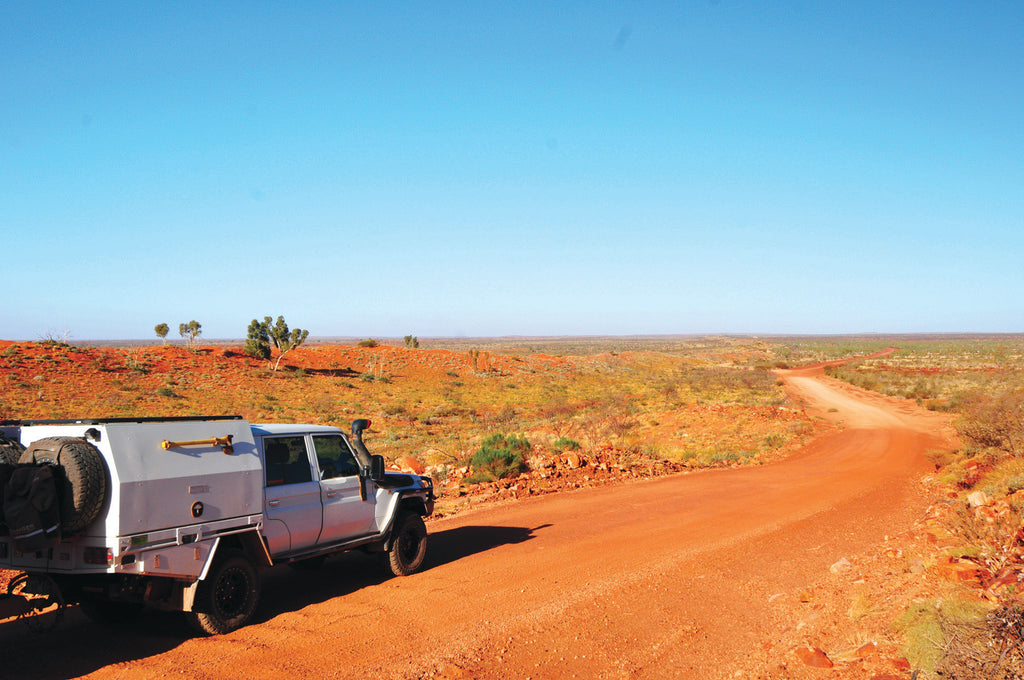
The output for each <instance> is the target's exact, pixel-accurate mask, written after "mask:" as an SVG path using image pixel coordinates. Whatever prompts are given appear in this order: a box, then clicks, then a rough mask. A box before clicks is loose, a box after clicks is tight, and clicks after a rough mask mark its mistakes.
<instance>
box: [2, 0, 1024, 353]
mask: <svg viewBox="0 0 1024 680" xmlns="http://www.w3.org/2000/svg"><path fill="white" fill-rule="evenodd" d="M209 4H210V5H211V6H192V5H190V4H188V3H156V2H130V3H123V4H119V3H92V2H73V3H67V2H60V3H49V2H17V1H16V2H10V3H4V4H3V5H0V97H2V99H0V234H2V244H3V245H2V251H0V252H3V255H4V261H5V265H4V267H2V268H0V290H2V291H3V294H2V295H0V338H2V339H10V340H36V339H40V338H43V337H47V336H57V337H65V336H67V337H69V338H70V339H73V340H89V339H124V338H153V337H154V335H153V327H154V326H155V325H156V324H157V323H161V322H165V323H168V324H169V325H170V326H171V328H172V329H177V327H178V324H179V323H181V322H187V321H189V320H191V319H196V320H198V321H200V322H201V323H202V324H203V335H204V337H208V338H232V337H235V338H238V337H243V336H244V335H245V329H246V326H247V325H248V322H249V320H251V319H252V318H255V317H258V318H262V317H263V316H265V315H272V316H275V317H276V316H277V315H284V316H285V319H286V320H287V321H288V322H289V323H290V324H291V325H292V326H293V327H295V326H299V327H302V328H307V329H309V330H310V331H311V334H312V335H313V336H360V337H363V336H377V337H383V336H401V335H405V334H408V333H412V334H415V335H418V336H420V337H430V336H495V335H566V334H571V335H584V334H674V333H765V334H767V333H857V332H879V333H885V332H917V331H920V332H935V331H950V332H954V331H956V332H1020V331H1024V303H1022V300H1024V276H1022V267H1021V256H1022V255H1024V46H1022V45H1024V42H1022V41H1021V40H1020V36H1021V35H1024V4H1022V3H1020V2H974V3H967V2H964V3H945V2H891V1H886V2H861V3H808V2H788V1H786V0H783V1H780V2H740V1H734V0H719V1H717V2H680V3H642V2H621V3H602V2H573V3H562V2H537V3H533V2H522V3H508V2H501V3H490V2H460V3H448V2H429V3H428V2H423V3H418V2H398V3H364V2H351V3H336V2H329V3H301V2H297V3H264V2H238V3H234V2H220V3H209ZM172 335H174V336H175V337H176V333H174V332H173V331H172Z"/></svg>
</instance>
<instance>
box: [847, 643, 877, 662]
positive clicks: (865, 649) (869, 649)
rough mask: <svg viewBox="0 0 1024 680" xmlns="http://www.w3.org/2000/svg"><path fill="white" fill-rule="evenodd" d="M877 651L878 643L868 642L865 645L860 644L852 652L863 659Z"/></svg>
mask: <svg viewBox="0 0 1024 680" xmlns="http://www.w3.org/2000/svg"><path fill="white" fill-rule="evenodd" d="M877 653H878V643H877V642H869V643H867V644H866V645H862V646H861V647H860V648H859V649H857V651H856V652H854V653H853V655H854V656H855V657H857V658H858V659H865V658H867V657H869V656H874V655H875V654H877Z"/></svg>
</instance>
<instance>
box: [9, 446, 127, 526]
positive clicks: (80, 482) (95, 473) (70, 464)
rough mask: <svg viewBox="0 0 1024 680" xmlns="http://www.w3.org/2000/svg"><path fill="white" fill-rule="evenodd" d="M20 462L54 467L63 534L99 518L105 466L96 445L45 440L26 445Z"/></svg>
mask: <svg viewBox="0 0 1024 680" xmlns="http://www.w3.org/2000/svg"><path fill="white" fill-rule="evenodd" d="M19 462H21V463H45V464H47V465H53V466H54V467H56V468H57V472H58V474H57V493H58V494H59V497H60V521H61V525H62V527H61V528H62V529H63V532H64V534H65V535H68V534H74V533H77V532H79V531H81V530H83V529H85V528H86V527H87V526H89V525H90V524H91V523H92V522H93V520H95V519H96V518H97V517H98V516H99V514H100V510H102V509H103V504H104V503H105V502H106V500H107V464H106V461H104V460H103V454H101V453H100V452H99V449H97V448H96V447H95V446H93V445H92V444H90V443H89V442H87V441H85V440H84V439H80V438H78V437H47V438H46V439H40V440H39V441H36V442H32V443H31V444H29V447H28V448H27V449H25V452H24V453H23V454H21V459H20V460H19Z"/></svg>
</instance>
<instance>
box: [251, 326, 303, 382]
mask: <svg viewBox="0 0 1024 680" xmlns="http://www.w3.org/2000/svg"><path fill="white" fill-rule="evenodd" d="M308 337H309V331H304V330H302V329H301V328H296V329H294V330H289V329H288V324H287V323H285V321H284V317H283V316H279V317H277V322H276V323H273V319H272V318H271V317H269V316H265V317H263V321H257V320H256V319H253V320H252V323H250V324H249V332H248V336H247V338H246V341H245V353H246V354H248V355H249V356H254V357H259V358H261V359H267V360H268V361H269V360H270V343H274V347H276V348H277V349H278V350H279V351H280V354H278V355H277V361H276V362H274V370H275V371H276V370H277V369H278V367H279V366H280V365H281V359H282V358H283V357H284V355H285V354H287V353H288V352H290V351H292V350H293V349H295V348H296V347H298V346H299V345H301V344H302V343H304V342H305V341H306V338H308Z"/></svg>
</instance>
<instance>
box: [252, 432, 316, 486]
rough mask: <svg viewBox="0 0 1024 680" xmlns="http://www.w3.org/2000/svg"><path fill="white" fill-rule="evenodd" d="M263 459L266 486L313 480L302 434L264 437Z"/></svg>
mask: <svg viewBox="0 0 1024 680" xmlns="http://www.w3.org/2000/svg"><path fill="white" fill-rule="evenodd" d="M263 461H264V465H263V468H264V470H265V471H266V475H267V479H266V482H267V486H280V485H282V484H300V483H302V482H311V481H313V472H312V470H311V469H310V467H309V457H308V456H307V455H306V439H305V437H303V436H302V435H298V436H292V437H271V438H267V439H264V440H263Z"/></svg>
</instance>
